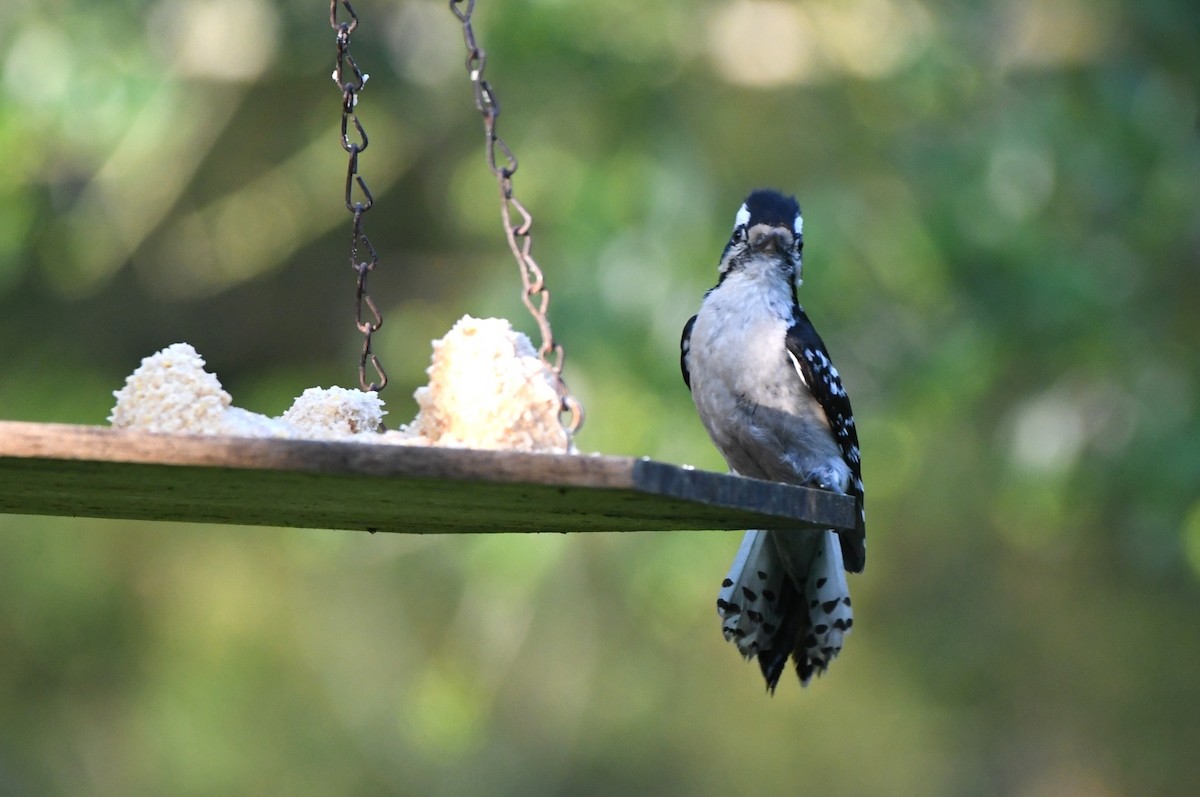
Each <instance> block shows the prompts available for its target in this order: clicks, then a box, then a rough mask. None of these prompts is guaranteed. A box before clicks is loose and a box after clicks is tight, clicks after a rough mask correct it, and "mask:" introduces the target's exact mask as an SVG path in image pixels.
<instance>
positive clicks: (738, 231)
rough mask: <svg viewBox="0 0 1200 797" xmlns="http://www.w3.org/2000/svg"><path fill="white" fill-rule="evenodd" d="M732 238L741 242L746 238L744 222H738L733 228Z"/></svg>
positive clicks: (736, 241)
mask: <svg viewBox="0 0 1200 797" xmlns="http://www.w3.org/2000/svg"><path fill="white" fill-rule="evenodd" d="M733 240H734V243H741V242H742V241H744V240H746V226H745V225H744V224H739V225H738V226H736V227H734V228H733Z"/></svg>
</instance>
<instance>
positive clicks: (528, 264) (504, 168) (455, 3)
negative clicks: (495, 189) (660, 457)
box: [450, 0, 583, 435]
mask: <svg viewBox="0 0 1200 797" xmlns="http://www.w3.org/2000/svg"><path fill="white" fill-rule="evenodd" d="M464 2H465V5H466V8H465V9H462V8H459V6H461V5H463V4H464ZM450 10H451V11H453V12H454V16H456V17H458V20H459V22H461V23H462V29H463V41H464V42H465V44H466V46H467V61H466V65H467V75H468V76H469V77H470V79H471V87H472V88H473V89H474V91H475V107H476V109H478V110H479V113H480V115H481V116H482V117H483V132H484V136H485V137H486V139H487V162H488V167H489V168H491V170H492V174H494V175H496V180H497V182H498V183H499V185H500V217H501V219H503V221H504V233H505V235H506V236H507V238H508V246H509V248H510V249H512V253H513V257H514V258H516V261H517V267H518V268H519V269H520V271H521V283H522V284H523V285H524V291H523V293H522V295H521V299H522V300H523V301H524V302H525V306H526V307H527V308H528V309H529V314H530V315H532V316H533V320H534V321H536V322H537V325H538V329H539V330H540V331H541V335H542V345H541V346H540V347H539V348H538V356H539V357H540V358H541V360H542V362H543V363H545V364H546V366H547V367H548V368H550V370H551V371H552V372H553V373H554V377H555V382H556V384H555V388H556V390H557V391H558V397H559V400H560V401H561V403H562V406H561V411H560V412H561V414H568V415H569V416H570V420H569V421H565V422H564V423H563V428H564V429H566V431H567V434H568V435H573V434H575V433H576V432H577V431H579V427H580V426H582V425H583V405H582V404H581V403H580V402H579V400H578V399H577V398H575V396H573V395H571V392H570V391H569V390H568V389H567V383H566V382H565V381H563V378H562V368H563V360H564V359H565V358H566V354H565V352H564V351H563V347H562V344H560V343H557V342H556V341H555V340H554V333H553V332H551V330H550V319H549V317H548V315H547V313H548V311H549V308H550V291H549V289H548V288H547V287H546V281H545V278H544V277H543V275H542V270H541V268H540V267H539V266H538V264H537V261H535V260H534V259H533V256H532V255H531V254H530V250H531V249H532V248H533V236H532V235H531V234H530V231H531V229H532V227H533V215H532V214H531V213H530V212H529V211H528V210H526V209H525V206H524V205H522V204H521V203H520V202H519V201H518V200H517V198H516V197H515V196H513V184H512V178H513V175H514V174H516V173H517V156H516V155H514V154H513V151H512V150H511V149H509V146H508V145H507V144H505V143H504V139H502V138H500V136H499V135H498V134H497V133H496V118H497V117H499V116H500V101H499V100H498V99H496V94H495V92H494V91H492V87H491V85H489V84H488V82H487V81H486V80H485V79H484V77H483V70H484V67H485V66H486V65H487V54H486V53H485V52H484V51H483V50H482V49H481V48H480V47H479V44H478V43H477V42H476V41H475V29H474V27H473V26H472V24H471V15H472V14H473V13H474V12H475V0H450ZM497 151H499V153H500V157H501V158H502V160H503V163H502V164H501V163H498V162H497V159H496V153H497ZM514 213H515V214H516V215H517V216H518V217H519V218H520V222H519V223H517V224H513V222H512V217H513V214H514Z"/></svg>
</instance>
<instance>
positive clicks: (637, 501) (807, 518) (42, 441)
mask: <svg viewBox="0 0 1200 797" xmlns="http://www.w3.org/2000/svg"><path fill="white" fill-rule="evenodd" d="M0 512H3V513H16V514H39V515H63V516H78V517H108V518H126V519H131V520H167V521H188V522H201V523H233V524H245V525H257V526H294V527H304V528H330V529H357V530H367V531H391V532H403V533H420V532H432V533H442V532H488V531H501V532H541V531H551V532H569V531H639V530H664V531H665V530H673V529H741V528H793V527H794V528H838V529H850V528H853V527H854V520H855V504H854V501H853V499H851V498H848V497H846V496H842V495H835V494H833V493H829V492H825V491H821V490H811V489H807V488H803V487H794V486H790V485H784V484H776V483H773V482H765V481H759V480H756V479H745V478H742V477H740V476H732V475H728V474H722V473H710V472H705V471H698V470H693V469H690V468H684V467H678V466H675V465H667V464H664V463H662V462H655V461H652V460H649V459H636V458H632V457H611V456H587V455H568V454H528V453H519V452H509V451H479V450H465V449H450V448H428V447H418V446H398V445H372V444H366V443H351V442H326V441H311V440H274V439H252V438H231V437H201V436H183V435H178V436H177V435H160V434H148V433H144V432H132V431H127V430H118V429H109V428H101V427H92V426H73V425H64V424H35V423H20V422H0Z"/></svg>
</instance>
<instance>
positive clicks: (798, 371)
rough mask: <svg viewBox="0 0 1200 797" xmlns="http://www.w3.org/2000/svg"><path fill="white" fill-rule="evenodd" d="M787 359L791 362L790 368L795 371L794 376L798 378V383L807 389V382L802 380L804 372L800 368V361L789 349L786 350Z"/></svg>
mask: <svg viewBox="0 0 1200 797" xmlns="http://www.w3.org/2000/svg"><path fill="white" fill-rule="evenodd" d="M788 357H790V358H791V360H792V367H793V368H795V369H796V376H798V377H800V381H801V382H803V383H804V386H805V387H808V380H807V379H805V378H804V370H803V369H801V368H800V361H799V360H797V359H796V355H794V354H792V351H791V349H788Z"/></svg>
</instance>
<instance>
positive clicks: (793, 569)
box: [717, 529, 854, 691]
mask: <svg viewBox="0 0 1200 797" xmlns="http://www.w3.org/2000/svg"><path fill="white" fill-rule="evenodd" d="M717 613H718V614H719V615H720V616H721V625H722V630H723V631H724V634H725V639H727V640H729V641H730V642H733V643H734V644H736V645H737V648H738V651H739V652H741V654H742V655H743V656H745V657H746V658H747V659H751V658H754V657H756V656H757V657H758V663H759V667H760V668H761V669H762V673H763V677H764V678H766V681H767V688H768V689H770V690H771V691H774V690H775V686H776V684H778V683H779V678H780V676H781V675H782V674H783V670H784V668H785V667H786V665H787V660H788V657H789V656H790V657H791V658H792V659H793V660H794V661H795V663H796V672H797V674H798V675H799V676H800V683H801V684H802V685H804V686H807V685H808V682H809V681H810V680H812V677H813V675H814V674H816V675H820V674H821V673H823V672H824V671H825V670H826V668H828V667H829V664H830V662H832V661H833V659H834V658H835V657H836V656H837V654H838V653H839V652H840V651H841V649H842V639H843V637H844V635H845V634H847V633H848V632H849V631H850V628H851V627H852V626H853V625H854V613H853V611H852V610H851V608H850V588H849V586H848V585H847V583H846V571H845V567H844V564H843V560H842V550H841V544H840V542H839V539H838V535H837V533H836V532H833V531H820V532H814V531H811V530H794V531H763V530H761V529H752V530H750V531H747V532H746V535H745V536H744V537H743V538H742V544H741V547H739V548H738V552H737V556H736V557H735V558H734V560H733V566H732V567H730V569H729V575H728V576H727V577H726V578H725V580H724V581H723V582H722V583H721V592H720V594H719V596H718V597H717Z"/></svg>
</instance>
